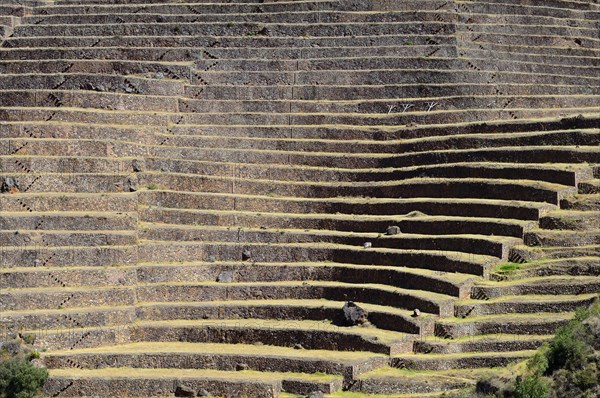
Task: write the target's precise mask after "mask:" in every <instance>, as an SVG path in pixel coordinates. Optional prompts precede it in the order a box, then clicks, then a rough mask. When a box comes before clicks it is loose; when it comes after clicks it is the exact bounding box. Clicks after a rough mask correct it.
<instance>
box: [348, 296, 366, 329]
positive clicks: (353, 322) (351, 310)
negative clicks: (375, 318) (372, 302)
mask: <svg viewBox="0 0 600 398" xmlns="http://www.w3.org/2000/svg"><path fill="white" fill-rule="evenodd" d="M342 311H343V312H344V321H345V324H346V325H347V326H357V325H362V324H365V323H366V322H368V321H369V319H368V318H369V313H368V312H367V311H365V310H364V309H362V308H360V307H359V306H358V305H356V303H354V302H352V301H348V302H346V304H344V307H343V308H342Z"/></svg>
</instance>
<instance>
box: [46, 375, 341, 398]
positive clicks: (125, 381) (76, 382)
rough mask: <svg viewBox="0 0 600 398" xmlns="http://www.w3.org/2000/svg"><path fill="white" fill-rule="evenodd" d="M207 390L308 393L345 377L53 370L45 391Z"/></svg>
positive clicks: (261, 396)
mask: <svg viewBox="0 0 600 398" xmlns="http://www.w3.org/2000/svg"><path fill="white" fill-rule="evenodd" d="M183 386H184V387H188V388H191V389H193V390H198V391H203V392H204V391H206V392H208V393H209V394H211V395H220V394H227V395H228V396H233V397H241V396H252V397H257V398H273V397H278V396H279V393H280V391H281V390H282V389H284V388H289V389H290V390H291V391H293V392H297V393H308V392H309V391H314V389H319V388H320V389H323V390H326V391H327V392H334V391H336V390H339V389H340V388H341V386H342V379H341V377H339V376H333V375H331V376H330V375H325V376H321V375H309V374H294V373H292V374H288V373H275V372H254V371H245V372H232V371H217V370H213V371H208V370H206V369H201V370H196V369H178V368H173V369H131V368H125V369H120V368H105V369H95V370H91V369H68V368H67V369H52V370H51V371H50V378H49V380H48V382H47V383H46V384H45V386H44V393H46V394H48V395H54V394H56V393H57V392H58V393H60V395H61V396H64V397H81V396H89V395H94V396H99V397H114V396H115V394H119V395H122V396H133V395H134V394H143V396H145V397H159V396H164V395H165V394H169V395H172V394H175V392H176V391H177V389H178V387H183Z"/></svg>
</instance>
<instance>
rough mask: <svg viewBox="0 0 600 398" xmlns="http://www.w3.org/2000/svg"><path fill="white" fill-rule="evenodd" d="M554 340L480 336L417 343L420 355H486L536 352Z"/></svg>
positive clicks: (549, 337) (534, 337)
mask: <svg viewBox="0 0 600 398" xmlns="http://www.w3.org/2000/svg"><path fill="white" fill-rule="evenodd" d="M551 339H552V335H539V336H537V335H512V336H507V335H503V334H498V335H479V336H467V337H462V338H458V339H442V338H439V337H426V338H424V339H419V340H416V341H415V346H414V350H415V353H418V354H454V353H460V352H462V353H469V352H470V353H484V352H505V351H524V350H535V349H537V348H539V347H540V346H541V345H542V344H543V343H545V342H547V341H549V340H551Z"/></svg>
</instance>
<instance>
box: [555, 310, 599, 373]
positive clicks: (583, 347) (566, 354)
mask: <svg viewBox="0 0 600 398" xmlns="http://www.w3.org/2000/svg"><path fill="white" fill-rule="evenodd" d="M591 311H592V309H590V310H586V309H579V310H577V313H576V315H575V319H573V320H572V321H571V322H569V323H568V324H567V325H565V326H563V327H561V328H560V329H558V331H557V332H556V335H555V336H554V338H553V339H552V341H550V343H549V344H548V351H547V354H546V355H547V358H548V369H547V370H546V374H552V373H553V372H555V371H556V370H558V369H568V370H577V369H581V367H582V366H583V365H585V363H586V362H587V356H588V354H589V353H590V347H589V346H588V344H587V334H588V333H587V331H586V329H585V326H584V324H583V321H584V320H585V319H586V318H587V317H589V316H590V314H591Z"/></svg>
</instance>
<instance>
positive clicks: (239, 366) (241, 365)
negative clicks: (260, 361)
mask: <svg viewBox="0 0 600 398" xmlns="http://www.w3.org/2000/svg"><path fill="white" fill-rule="evenodd" d="M248 369H250V366H248V364H245V363H238V364H237V365H235V370H237V371H238V372H240V371H243V370H248Z"/></svg>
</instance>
